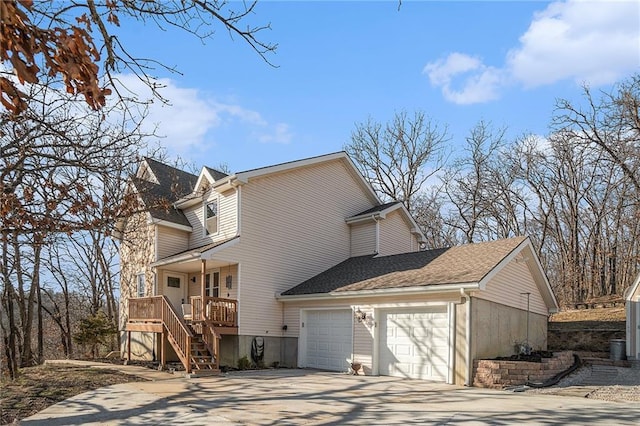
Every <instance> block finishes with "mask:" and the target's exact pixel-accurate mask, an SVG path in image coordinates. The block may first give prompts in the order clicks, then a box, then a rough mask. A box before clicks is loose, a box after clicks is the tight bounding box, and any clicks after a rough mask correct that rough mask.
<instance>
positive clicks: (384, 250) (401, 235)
mask: <svg viewBox="0 0 640 426" xmlns="http://www.w3.org/2000/svg"><path fill="white" fill-rule="evenodd" d="M412 240H415V236H414V235H413V234H411V228H410V225H409V224H408V223H407V222H406V221H405V220H404V219H403V218H402V215H401V213H400V211H399V210H395V211H393V212H391V213H389V214H388V215H387V217H386V218H385V219H383V220H381V221H380V256H389V255H392V254H400V253H408V252H410V251H412V250H413V249H414V248H415V244H413V243H412Z"/></svg>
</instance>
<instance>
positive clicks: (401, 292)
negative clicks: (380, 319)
mask: <svg viewBox="0 0 640 426" xmlns="http://www.w3.org/2000/svg"><path fill="white" fill-rule="evenodd" d="M479 288H480V285H479V283H477V282H467V283H455V284H436V285H423V286H412V287H394V288H382V289H374V290H354V291H332V292H329V293H314V294H295V295H283V294H278V295H276V299H277V300H280V301H282V302H293V301H305V300H325V299H345V298H353V297H376V296H378V297H389V296H412V295H416V294H424V293H449V292H457V293H459V292H460V290H478V289H479Z"/></svg>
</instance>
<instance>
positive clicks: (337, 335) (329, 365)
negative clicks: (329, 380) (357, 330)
mask: <svg viewBox="0 0 640 426" xmlns="http://www.w3.org/2000/svg"><path fill="white" fill-rule="evenodd" d="M352 315H353V314H352V312H351V309H334V310H317V311H315V310H313V311H306V315H305V316H304V317H305V320H304V329H305V331H306V342H305V347H304V348H303V350H304V351H305V352H304V354H305V356H304V358H303V359H304V361H303V362H304V365H302V367H308V368H319V369H321V370H332V371H347V370H348V368H349V360H350V359H351V349H352V343H351V342H352V329H351V324H352V320H351V318H352Z"/></svg>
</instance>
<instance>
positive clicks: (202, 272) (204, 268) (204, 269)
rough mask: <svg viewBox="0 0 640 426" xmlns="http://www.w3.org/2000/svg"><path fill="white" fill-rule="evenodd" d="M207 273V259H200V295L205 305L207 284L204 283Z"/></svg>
mask: <svg viewBox="0 0 640 426" xmlns="http://www.w3.org/2000/svg"><path fill="white" fill-rule="evenodd" d="M206 274H207V261H206V260H205V259H202V260H201V261H200V296H201V297H202V304H203V305H204V297H205V294H204V293H205V291H206V288H205V284H204V279H205V275H206Z"/></svg>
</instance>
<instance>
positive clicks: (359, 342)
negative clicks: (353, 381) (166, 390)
mask: <svg viewBox="0 0 640 426" xmlns="http://www.w3.org/2000/svg"><path fill="white" fill-rule="evenodd" d="M359 308H360V310H361V311H362V312H364V313H365V314H367V318H366V319H365V320H364V321H362V322H358V321H357V320H355V319H354V321H353V362H359V363H361V364H362V370H361V371H360V374H363V373H364V374H365V375H370V374H371V373H372V371H373V350H374V349H373V345H374V342H373V338H374V331H375V328H374V327H375V323H374V320H373V319H372V318H373V309H372V308H370V307H359Z"/></svg>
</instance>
